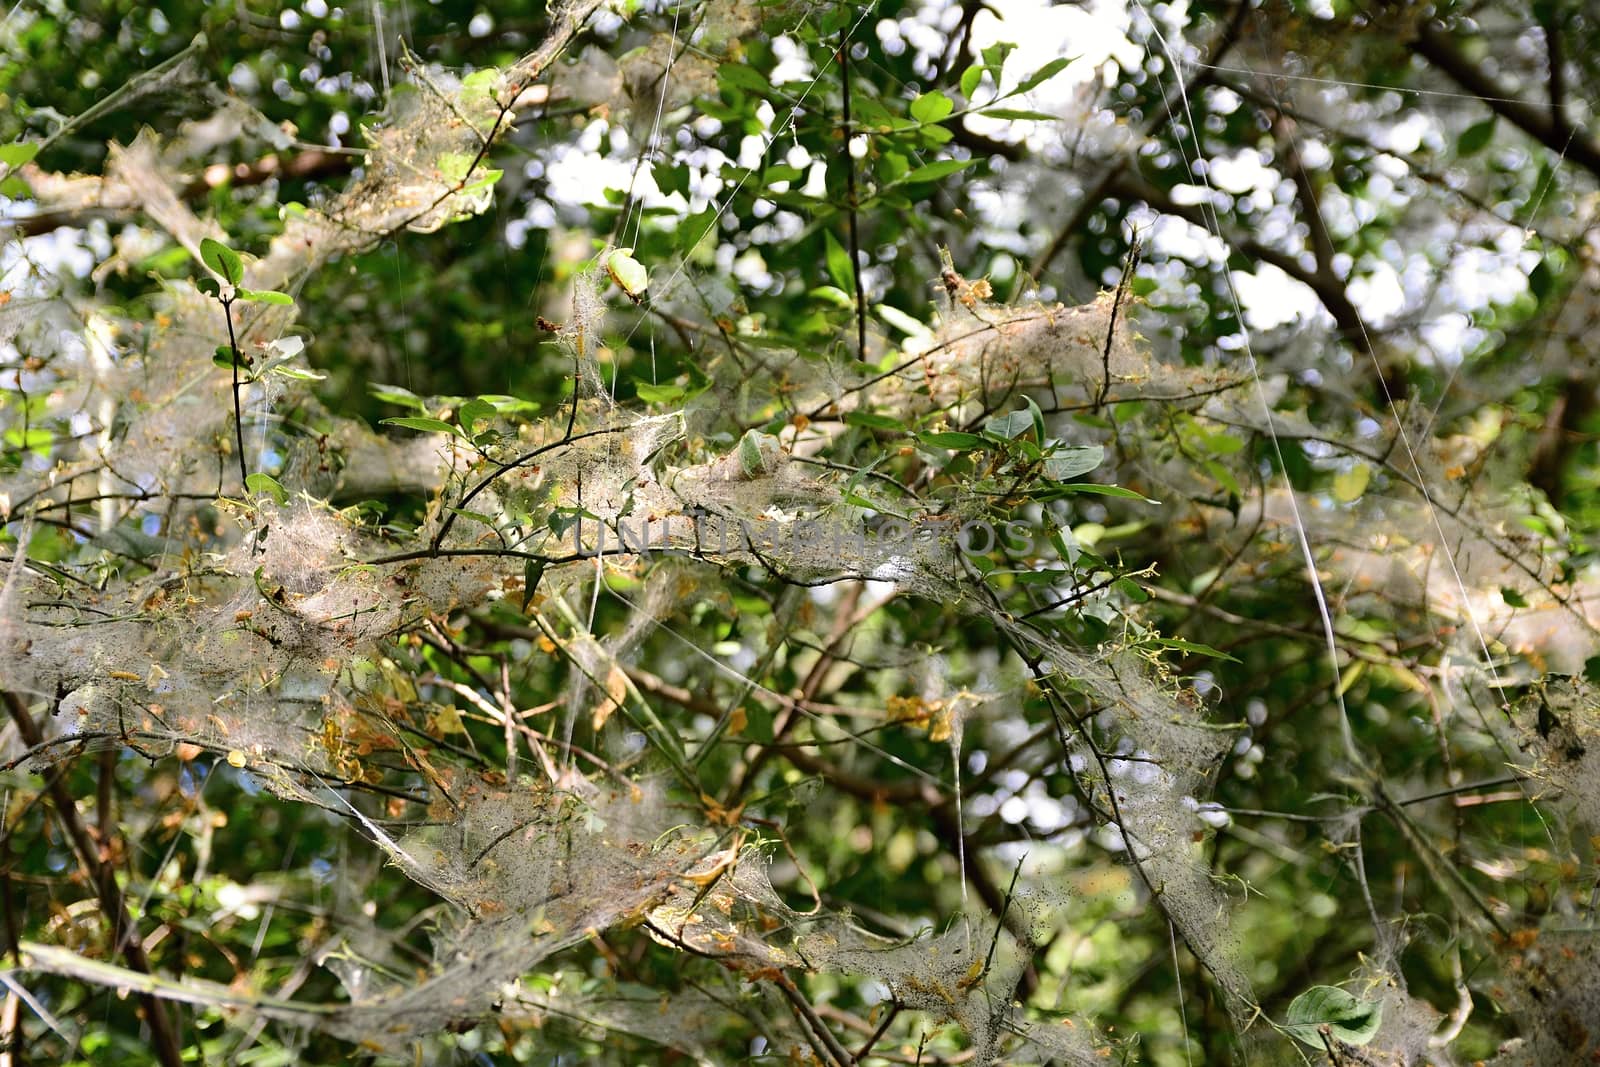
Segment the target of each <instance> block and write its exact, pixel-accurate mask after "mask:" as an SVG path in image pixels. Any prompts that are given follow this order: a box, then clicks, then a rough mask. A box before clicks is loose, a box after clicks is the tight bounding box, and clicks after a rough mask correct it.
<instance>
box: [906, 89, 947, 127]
mask: <svg viewBox="0 0 1600 1067" xmlns="http://www.w3.org/2000/svg"><path fill="white" fill-rule="evenodd" d="M955 109H956V105H955V102H954V101H953V100H951V99H950V98H949V97H948V96H946V95H944V94H943V93H941V92H938V91H937V90H936V91H934V92H931V93H923V94H922V95H921V96H919V97H917V98H916V99H915V100H913V101H911V117H912V118H914V119H916V120H917V121H918V122H941V121H943V120H944V119H946V118H948V117H949V115H950V112H952V111H954V110H955Z"/></svg>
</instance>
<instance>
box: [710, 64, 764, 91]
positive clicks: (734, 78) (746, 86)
mask: <svg viewBox="0 0 1600 1067" xmlns="http://www.w3.org/2000/svg"><path fill="white" fill-rule="evenodd" d="M717 83H718V84H719V85H721V86H722V87H723V88H726V89H741V90H743V91H744V92H747V93H755V94H756V95H757V96H759V97H761V98H762V99H763V100H766V99H770V98H771V97H772V96H774V95H776V94H775V93H774V91H773V88H772V83H771V82H770V81H768V80H767V79H766V77H765V76H764V75H763V74H762V73H761V72H760V71H758V70H756V69H755V68H754V67H751V66H748V65H746V64H744V63H724V64H722V66H720V67H718V68H717Z"/></svg>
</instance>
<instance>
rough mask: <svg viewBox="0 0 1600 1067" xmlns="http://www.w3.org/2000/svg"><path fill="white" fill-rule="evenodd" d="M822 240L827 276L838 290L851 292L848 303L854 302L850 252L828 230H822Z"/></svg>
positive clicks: (853, 275) (854, 279) (853, 280)
mask: <svg viewBox="0 0 1600 1067" xmlns="http://www.w3.org/2000/svg"><path fill="white" fill-rule="evenodd" d="M822 241H823V245H824V248H825V258H826V259H827V263H828V277H830V278H832V279H833V283H834V284H835V285H837V286H838V287H839V289H840V291H842V292H844V293H847V294H851V299H850V303H851V304H852V305H854V304H855V297H854V295H853V294H854V293H855V291H856V268H855V264H853V263H851V262H850V253H849V252H847V251H845V248H844V246H843V245H841V244H840V243H839V239H838V238H837V237H835V236H834V235H833V234H832V233H831V232H829V231H828V230H823V231H822Z"/></svg>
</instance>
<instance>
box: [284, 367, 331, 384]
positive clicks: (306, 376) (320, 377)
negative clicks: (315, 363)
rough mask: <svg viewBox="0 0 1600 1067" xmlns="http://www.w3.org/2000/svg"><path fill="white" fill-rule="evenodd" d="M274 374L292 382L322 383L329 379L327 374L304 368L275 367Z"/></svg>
mask: <svg viewBox="0 0 1600 1067" xmlns="http://www.w3.org/2000/svg"><path fill="white" fill-rule="evenodd" d="M272 373H273V374H276V375H277V376H278V377H280V378H287V379H289V380H290V381H292V382H320V381H326V380H327V377H328V376H327V375H326V374H318V373H317V372H316V371H314V370H306V369H305V368H304V367H273V368H272Z"/></svg>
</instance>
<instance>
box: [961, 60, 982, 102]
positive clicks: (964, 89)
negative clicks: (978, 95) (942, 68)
mask: <svg viewBox="0 0 1600 1067" xmlns="http://www.w3.org/2000/svg"><path fill="white" fill-rule="evenodd" d="M983 72H984V66H983V64H982V63H974V64H972V66H970V67H968V68H967V69H966V70H964V71H962V72H961V95H962V96H964V97H966V98H967V99H968V100H971V99H972V94H973V93H975V92H977V91H978V86H979V85H981V84H982V83H983Z"/></svg>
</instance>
